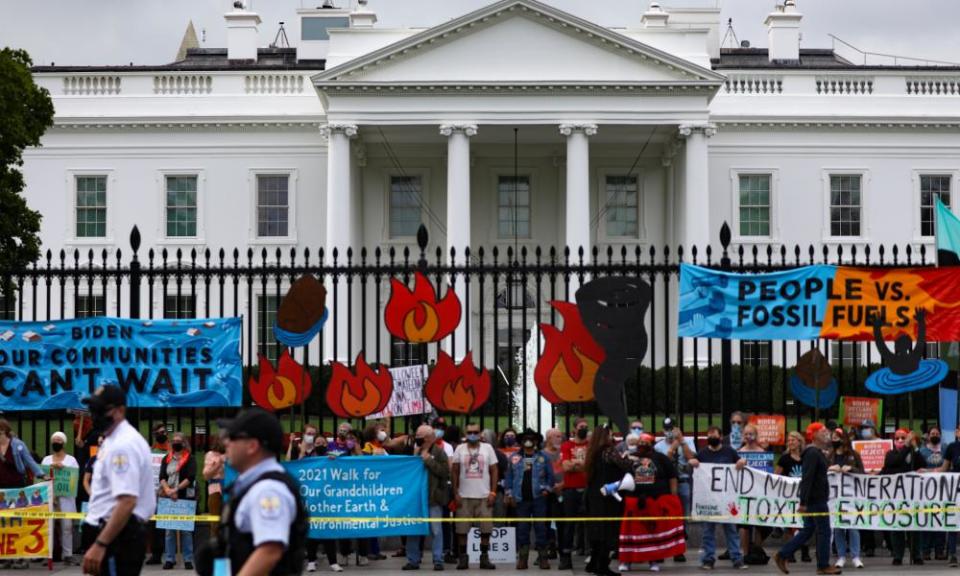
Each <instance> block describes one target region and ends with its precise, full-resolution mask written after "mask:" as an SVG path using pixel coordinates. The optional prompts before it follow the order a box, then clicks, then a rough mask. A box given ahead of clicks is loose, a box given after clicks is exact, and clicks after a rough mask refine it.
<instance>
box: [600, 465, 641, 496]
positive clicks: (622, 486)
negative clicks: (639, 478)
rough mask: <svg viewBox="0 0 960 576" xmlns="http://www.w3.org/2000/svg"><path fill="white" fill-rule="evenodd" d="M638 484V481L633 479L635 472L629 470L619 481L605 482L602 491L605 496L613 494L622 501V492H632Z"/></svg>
mask: <svg viewBox="0 0 960 576" xmlns="http://www.w3.org/2000/svg"><path fill="white" fill-rule="evenodd" d="M636 486H637V484H636V482H634V481H633V474H631V473H629V472H627V473H626V474H624V475H623V479H622V480H620V481H619V482H611V483H609V484H605V485H604V486H603V487H602V488H600V493H601V494H603V495H604V496H613V497H614V498H616V499H617V502H621V501H623V498H621V497H620V492H632V491H633V489H634V488H636Z"/></svg>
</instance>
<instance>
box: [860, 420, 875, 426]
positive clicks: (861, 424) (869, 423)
mask: <svg viewBox="0 0 960 576" xmlns="http://www.w3.org/2000/svg"><path fill="white" fill-rule="evenodd" d="M860 427H861V428H876V425H874V423H873V420H871V419H869V418H867V419H866V420H864V421H863V422H861V423H860Z"/></svg>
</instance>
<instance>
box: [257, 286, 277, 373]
mask: <svg viewBox="0 0 960 576" xmlns="http://www.w3.org/2000/svg"><path fill="white" fill-rule="evenodd" d="M278 303H279V297H277V296H275V295H268V296H263V295H261V296H259V297H257V328H258V330H257V333H258V336H257V340H258V343H259V351H260V353H261V354H263V355H264V356H266V357H267V358H269V359H270V360H272V361H274V362H276V361H277V358H279V357H280V351H281V350H282V345H281V344H280V343H278V342H277V341H276V339H275V338H274V336H273V325H274V323H275V322H276V320H277V306H278Z"/></svg>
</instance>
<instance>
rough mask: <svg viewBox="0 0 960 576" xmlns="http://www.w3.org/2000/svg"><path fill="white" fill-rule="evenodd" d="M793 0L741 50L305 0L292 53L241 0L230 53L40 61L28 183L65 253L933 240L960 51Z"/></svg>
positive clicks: (949, 158) (955, 165)
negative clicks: (919, 45)
mask: <svg viewBox="0 0 960 576" xmlns="http://www.w3.org/2000/svg"><path fill="white" fill-rule="evenodd" d="M800 8H802V6H801V7H799V8H798V7H797V6H795V5H794V2H793V1H792V0H786V2H785V5H783V6H781V7H779V8H778V9H777V10H775V11H774V12H773V13H771V14H770V15H769V16H768V17H767V18H766V25H767V28H768V34H769V35H768V47H767V48H733V49H721V46H720V35H721V34H720V33H721V22H720V12H719V9H689V8H687V9H677V8H669V7H666V6H660V5H659V4H658V3H657V2H651V6H650V8H649V11H647V12H646V13H645V14H644V15H643V18H642V19H641V20H640V21H636V22H633V21H625V22H621V23H619V26H618V27H612V28H611V27H603V26H599V25H597V24H595V23H592V22H588V21H585V20H583V19H581V18H578V17H576V16H573V15H571V14H568V13H565V12H563V11H561V10H558V9H556V8H553V7H551V6H549V5H547V4H544V3H542V2H538V1H536V0H501V1H497V2H491V3H490V4H489V5H487V6H485V7H483V8H481V9H479V10H476V11H474V12H471V13H469V14H465V15H463V16H461V17H459V18H455V19H453V20H450V21H448V22H445V23H443V24H440V25H438V26H434V27H432V28H427V29H413V28H411V29H392V28H384V27H381V26H378V25H377V18H376V14H375V13H374V12H373V11H372V10H371V9H370V8H368V7H367V5H366V2H360V3H359V4H357V5H356V6H353V7H350V8H344V9H319V8H318V9H313V8H311V9H301V10H298V12H297V16H298V18H297V21H296V22H294V25H293V27H292V30H293V32H294V37H295V42H294V43H295V46H294V47H291V48H262V47H259V46H257V29H258V26H260V24H261V22H260V18H259V17H258V15H257V14H256V13H253V12H251V11H248V10H246V9H243V8H238V9H235V10H233V11H231V12H228V13H227V14H225V15H224V19H225V25H226V27H227V28H228V46H227V47H226V49H199V48H196V49H192V50H189V51H188V53H187V55H186V57H185V58H184V59H183V60H181V61H178V62H174V63H171V64H165V65H159V66H119V67H117V66H108V67H103V66H82V67H62V66H53V65H52V66H38V67H36V69H35V78H36V80H37V82H38V83H39V84H41V85H43V86H45V87H46V88H48V89H49V90H50V92H51V94H52V96H53V100H54V104H55V108H56V119H55V126H54V127H53V128H51V129H50V130H49V131H48V133H47V134H46V135H45V136H44V138H43V146H42V147H40V148H36V149H31V150H29V151H28V152H27V154H26V162H25V166H24V171H25V175H26V181H27V192H26V194H27V200H28V203H29V204H30V205H31V206H32V207H33V208H35V209H37V210H40V211H41V212H42V213H43V215H44V218H43V224H42V226H43V228H42V237H43V241H44V244H45V245H46V246H47V247H49V248H51V249H53V250H59V249H60V248H67V249H73V248H80V249H81V250H82V251H85V250H87V249H88V248H93V249H95V250H98V251H99V250H100V249H102V248H106V249H108V250H110V251H111V252H112V251H114V250H116V249H117V248H123V249H126V248H127V235H128V232H129V230H130V229H131V227H132V226H133V225H134V224H136V225H138V226H139V229H140V231H141V233H142V235H143V239H144V247H145V248H154V249H156V250H162V249H164V248H166V249H168V250H171V251H172V250H175V249H177V248H180V249H184V250H189V249H192V248H200V249H205V248H211V249H213V250H219V249H220V248H227V249H228V250H230V249H232V248H234V247H239V248H240V249H241V250H242V251H244V252H245V251H246V249H247V248H248V247H254V248H255V249H256V250H257V251H258V253H259V249H260V248H261V247H265V248H267V249H268V252H269V253H270V254H271V255H272V254H273V253H274V251H275V249H276V248H281V249H283V250H284V251H285V253H286V251H287V250H289V248H291V247H296V248H298V249H300V250H302V249H304V248H310V249H311V250H313V251H316V250H317V249H318V248H321V247H323V248H325V249H326V250H327V251H328V254H329V251H330V250H331V249H333V248H337V249H338V250H341V251H342V250H345V249H346V248H347V247H354V248H356V247H358V246H367V247H377V246H379V247H390V246H396V247H403V246H412V245H414V244H415V234H416V231H417V228H418V226H419V225H420V224H421V223H423V224H424V225H426V227H427V229H428V230H429V232H430V237H431V243H432V245H440V246H443V247H444V248H445V249H449V248H455V249H456V250H457V253H462V250H463V248H464V247H466V246H470V247H473V248H474V249H476V247H479V246H485V247H488V248H489V247H492V246H497V245H500V246H504V247H506V246H514V245H519V246H528V247H533V246H551V245H553V246H569V247H571V248H572V249H573V250H574V253H576V251H577V250H578V249H580V248H581V247H582V248H585V249H587V250H589V249H590V248H592V247H600V248H601V249H606V248H607V247H608V246H614V247H617V248H618V249H619V247H620V246H623V245H626V246H629V247H631V248H632V247H634V246H640V247H642V248H643V249H644V251H646V249H647V248H648V247H649V246H656V247H658V249H659V247H661V246H663V245H670V246H676V245H677V244H682V245H684V246H685V247H687V248H688V249H689V247H690V246H691V245H696V246H698V247H700V248H701V249H702V248H703V247H705V246H706V245H707V244H713V246H714V249H716V248H717V247H718V232H719V229H720V227H721V225H722V223H723V222H729V223H730V226H731V228H732V230H733V242H734V244H739V245H754V244H759V245H762V246H763V247H764V250H765V249H766V248H765V247H766V246H767V245H773V246H775V247H777V249H778V250H779V247H780V246H781V245H787V246H788V247H789V249H790V251H791V254H792V250H793V246H794V245H796V244H800V245H802V246H804V247H806V246H808V245H811V244H813V245H816V246H817V247H818V250H819V247H820V246H821V245H824V244H826V245H830V246H835V245H843V246H851V245H856V246H858V247H862V246H865V245H873V246H876V245H878V244H881V243H883V244H887V245H889V244H899V245H901V246H903V245H907V244H909V245H912V246H913V247H914V248H915V249H916V248H919V247H920V246H921V245H924V246H926V247H927V248H928V249H929V248H931V247H932V229H933V224H932V209H931V206H932V202H933V200H932V199H933V197H934V195H935V194H939V195H940V197H941V198H943V199H944V200H945V201H947V202H948V203H951V204H952V206H953V207H954V208H956V202H955V200H954V196H955V193H954V190H955V188H956V186H957V184H958V183H957V177H958V171H960V131H958V127H960V66H956V67H951V66H903V65H864V64H859V63H857V62H852V61H849V60H847V59H844V58H842V57H840V56H839V55H838V54H836V53H834V52H833V51H832V50H822V49H808V48H806V47H801V31H802V27H803V20H802V18H803V17H802V13H801V11H800ZM644 253H646V252H644ZM341 254H342V252H341ZM89 296H90V297H94V296H97V295H89ZM101 296H102V297H105V298H109V297H110V295H109V294H105V295H101ZM88 304H89V303H88ZM94 304H96V303H95V302H94ZM85 305H86V304H85ZM161 305H162V303H158V304H157V306H161ZM194 305H196V303H194ZM269 305H270V306H272V305H275V302H274V303H273V304H269ZM258 306H260V305H259V304H258ZM264 306H266V304H264ZM518 340H519V339H518ZM662 353H663V352H662V351H660V352H658V354H662Z"/></svg>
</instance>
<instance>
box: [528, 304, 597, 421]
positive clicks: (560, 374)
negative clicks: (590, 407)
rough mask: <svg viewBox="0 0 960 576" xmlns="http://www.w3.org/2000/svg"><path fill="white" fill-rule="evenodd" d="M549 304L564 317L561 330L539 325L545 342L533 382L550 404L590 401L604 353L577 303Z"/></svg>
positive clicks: (547, 325) (534, 371)
mask: <svg viewBox="0 0 960 576" xmlns="http://www.w3.org/2000/svg"><path fill="white" fill-rule="evenodd" d="M550 305H551V306H553V307H554V308H555V309H556V310H557V312H559V313H560V316H562V317H563V331H560V330H557V328H556V327H554V326H551V325H550V324H541V325H540V330H541V331H543V337H544V339H545V340H546V344H545V346H544V349H543V355H541V356H540V358H539V360H537V366H536V368H534V370H533V381H534V382H535V383H536V384H537V389H538V390H539V391H540V394H541V395H542V396H543V397H544V398H546V399H547V401H548V402H550V403H551V404H559V403H562V402H587V401H590V400H593V381H594V378H595V377H596V375H597V369H599V368H600V364H602V363H603V361H604V360H605V359H606V354H605V353H604V351H603V348H601V347H600V345H599V344H597V343H596V342H595V341H594V339H593V337H592V336H591V335H590V333H589V332H588V331H587V328H586V326H584V325H583V320H582V319H581V318H580V309H579V308H577V306H576V304H573V303H570V302H562V301H553V302H550Z"/></svg>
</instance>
